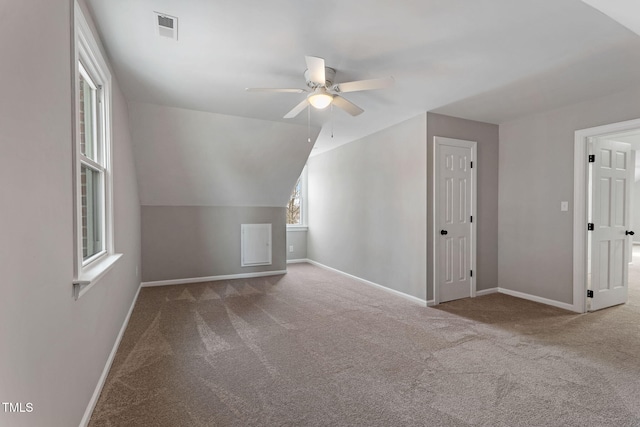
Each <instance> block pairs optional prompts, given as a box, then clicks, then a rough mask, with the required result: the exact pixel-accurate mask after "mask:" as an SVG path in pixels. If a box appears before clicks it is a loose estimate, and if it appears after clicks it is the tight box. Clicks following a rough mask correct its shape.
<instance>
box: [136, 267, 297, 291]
mask: <svg viewBox="0 0 640 427" xmlns="http://www.w3.org/2000/svg"><path fill="white" fill-rule="evenodd" d="M281 274H287V270H277V271H259V272H256V273H241V274H227V275H223V276H207V277H192V278H189V279H172V280H156V281H153V282H142V284H141V286H142V287H143V288H148V287H153V286H171V285H188V284H190V283H202V282H215V281H217V280H232V279H251V278H254V277H267V276H278V275H281Z"/></svg>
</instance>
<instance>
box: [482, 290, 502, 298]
mask: <svg viewBox="0 0 640 427" xmlns="http://www.w3.org/2000/svg"><path fill="white" fill-rule="evenodd" d="M498 292H500V288H490V289H483V290H481V291H476V296H477V297H481V296H483V295H489V294H495V293H498Z"/></svg>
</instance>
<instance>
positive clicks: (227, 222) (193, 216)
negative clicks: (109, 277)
mask: <svg viewBox="0 0 640 427" xmlns="http://www.w3.org/2000/svg"><path fill="white" fill-rule="evenodd" d="M285 215H286V212H285V208H284V207H282V208H247V207H221V206H143V207H142V280H143V281H145V282H151V281H158V280H174V279H189V278H197V277H208V276H221V275H228V274H241V273H255V272H259V271H276V270H285V269H286V267H287V266H286V254H285V244H286V224H285V222H286V220H285ZM241 224H272V229H271V233H272V240H273V241H272V244H273V254H272V264H271V265H266V266H255V267H241V266H240V225H241Z"/></svg>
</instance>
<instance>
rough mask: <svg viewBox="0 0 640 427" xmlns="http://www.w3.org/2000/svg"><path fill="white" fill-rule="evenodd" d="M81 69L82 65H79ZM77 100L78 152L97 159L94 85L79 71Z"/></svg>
mask: <svg viewBox="0 0 640 427" xmlns="http://www.w3.org/2000/svg"><path fill="white" fill-rule="evenodd" d="M81 69H82V67H81ZM79 76H80V85H79V86H80V87H79V98H80V99H79V101H80V152H81V153H82V154H83V155H84V156H86V157H88V158H90V159H91V160H94V161H98V159H97V154H98V150H97V149H96V148H97V142H98V141H97V138H96V136H97V132H96V131H97V120H96V117H97V111H96V110H97V109H96V92H97V91H96V89H95V85H94V84H93V82H91V80H90V79H89V77H88V76H86V75H85V74H84V73H83V72H80V73H79Z"/></svg>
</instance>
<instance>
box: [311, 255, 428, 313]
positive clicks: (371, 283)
mask: <svg viewBox="0 0 640 427" xmlns="http://www.w3.org/2000/svg"><path fill="white" fill-rule="evenodd" d="M306 262H308V263H309V264H312V265H315V266H317V267H320V268H324V269H325V270H330V271H333V272H335V273H339V274H342V275H343V276H347V277H349V278H351V279H355V280H357V281H359V282H362V283H364V284H367V285H370V286H374V287H376V288H378V289H382V290H384V291H387V292H390V293H392V294H394V295H397V296H400V297H402V298H405V299H408V300H409V301H412V302H415V303H418V304H420V305H423V306H426V305H427V301H425V300H423V299H421V298H417V297H414V296H413V295H409V294H405V293H404V292H400V291H396V290H395V289H391V288H388V287H386V286H383V285H379V284H377V283H374V282H371V281H369V280H366V279H363V278H361V277H358V276H354V275H353V274H349V273H345V272H344V271H341V270H338V269H335V268H333V267H329V266H327V265H324V264H320V263H319V262H317V261H313V260H310V259H308V260H306Z"/></svg>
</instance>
